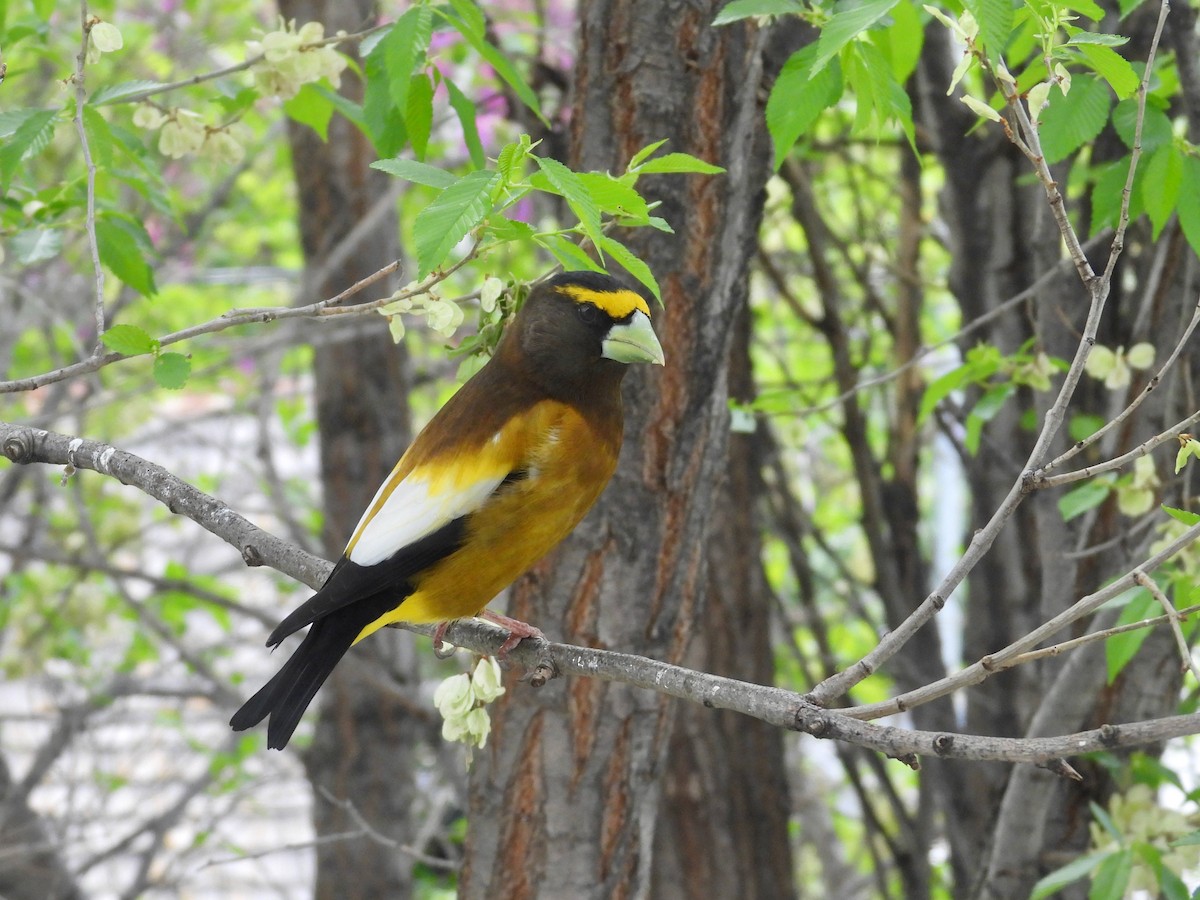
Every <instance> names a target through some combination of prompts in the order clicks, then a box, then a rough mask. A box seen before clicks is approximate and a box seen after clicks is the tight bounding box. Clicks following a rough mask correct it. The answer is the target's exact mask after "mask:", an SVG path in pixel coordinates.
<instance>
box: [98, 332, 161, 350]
mask: <svg viewBox="0 0 1200 900" xmlns="http://www.w3.org/2000/svg"><path fill="white" fill-rule="evenodd" d="M100 340H101V341H102V342H103V343H104V346H105V347H107V348H108V349H109V350H112V351H113V352H115V353H121V354H124V355H125V356H141V355H143V354H145V353H153V352H154V347H155V344H156V341H155V340H154V338H152V337H150V335H149V334H147V333H146V332H145V331H143V330H142V329H140V328H138V327H137V326H136V325H114V326H113V327H112V328H110V329H108V331H106V332H104V334H102V335H100Z"/></svg>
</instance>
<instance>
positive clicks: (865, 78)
mask: <svg viewBox="0 0 1200 900" xmlns="http://www.w3.org/2000/svg"><path fill="white" fill-rule="evenodd" d="M848 57H849V59H851V60H853V61H854V63H855V65H852V66H850V67H849V71H852V72H854V73H855V77H853V79H852V87H853V89H854V91H855V93H856V94H857V95H858V96H859V103H858V110H857V117H856V131H865V130H866V129H867V128H868V126H869V124H870V123H871V121H872V119H874V121H875V123H876V124H877V125H878V126H879V127H880V128H886V127H887V125H888V124H889V123H892V122H895V123H896V124H898V125H899V126H900V128H901V129H902V130H903V131H904V135H905V137H907V138H908V143H909V145H910V146H911V147H912V149H913V153H914V154H917V153H918V151H917V144H916V132H915V130H914V126H913V118H912V101H910V100H909V99H908V92H907V91H905V90H904V86H903V85H901V84H900V83H899V82H897V81H896V79H895V77H894V76H893V75H892V67H891V65H890V64H889V63H888V61H887V60H886V59H885V58H884V56H883V54H882V53H880V51H879V48H878V47H876V46H875V45H874V44H872V43H868V42H860V43H857V44H855V45H854V47H853V49H852V51H851V52H849V53H848Z"/></svg>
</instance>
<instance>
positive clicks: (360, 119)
mask: <svg viewBox="0 0 1200 900" xmlns="http://www.w3.org/2000/svg"><path fill="white" fill-rule="evenodd" d="M305 87H311V88H312V89H313V90H314V91H316V92H317V93H318V94H320V95H321V96H322V97H324V98H325V99H326V100H328V101H329V102H330V104H332V106H333V108H334V109H336V110H337V111H338V112H340V113H341V114H342V115H343V116H345V118H346V120H347V121H349V122H350V123H351V124H352V125H354V127H355V128H357V129H358V130H359V131H361V132H363V133H364V134H366V135H367V136H368V137H369V136H370V132H369V131H368V129H367V124H366V120H365V118H364V116H363V108H362V105H361V104H358V103H355V102H354V101H353V100H351V99H350V98H349V97H346V96H343V95H342V94H339V93H338V92H337V91H335V90H332V89H330V87H329V86H328V85H327V84H324V83H323V82H320V81H318V82H315V83H313V84H311V85H305Z"/></svg>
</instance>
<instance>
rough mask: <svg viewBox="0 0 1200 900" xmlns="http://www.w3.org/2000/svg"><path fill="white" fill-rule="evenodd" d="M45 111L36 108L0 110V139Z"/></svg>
mask: <svg viewBox="0 0 1200 900" xmlns="http://www.w3.org/2000/svg"><path fill="white" fill-rule="evenodd" d="M45 111H46V110H42V109H38V108H36V107H35V108H32V109H30V108H26V109H6V110H0V138H6V137H8V136H9V135H11V134H13V133H14V132H15V131H16V130H17V129H18V128H20V127H21V126H22V125H23V124H25V122H26V120H28V119H29V118H30V117H31V116H36V115H37V114H38V113H41V112H45Z"/></svg>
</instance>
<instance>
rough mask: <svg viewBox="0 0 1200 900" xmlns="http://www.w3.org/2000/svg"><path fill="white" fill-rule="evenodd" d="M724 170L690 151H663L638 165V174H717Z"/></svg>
mask: <svg viewBox="0 0 1200 900" xmlns="http://www.w3.org/2000/svg"><path fill="white" fill-rule="evenodd" d="M724 171H725V170H724V169H723V168H721V167H720V166H714V165H713V164H712V163H709V162H705V161H704V160H702V159H697V158H696V157H694V156H692V155H691V154H690V153H665V154H663V155H662V156H656V157H655V158H654V159H651V160H648V161H647V162H645V163H643V164H642V165H640V166H639V167H638V170H637V172H638V174H639V175H650V174H653V173H655V172H695V173H698V174H700V175H719V174H721V173H722V172H724Z"/></svg>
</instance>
